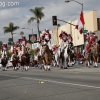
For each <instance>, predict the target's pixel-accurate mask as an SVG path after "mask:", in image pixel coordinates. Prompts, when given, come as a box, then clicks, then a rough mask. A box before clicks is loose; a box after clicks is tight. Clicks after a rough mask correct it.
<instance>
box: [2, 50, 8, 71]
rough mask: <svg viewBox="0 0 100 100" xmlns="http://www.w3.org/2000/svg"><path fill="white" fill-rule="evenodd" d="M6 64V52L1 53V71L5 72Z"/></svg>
mask: <svg viewBox="0 0 100 100" xmlns="http://www.w3.org/2000/svg"><path fill="white" fill-rule="evenodd" d="M7 63H8V58H7V51H5V50H4V51H3V52H2V57H1V64H2V70H3V71H6V70H7V69H6V65H7Z"/></svg>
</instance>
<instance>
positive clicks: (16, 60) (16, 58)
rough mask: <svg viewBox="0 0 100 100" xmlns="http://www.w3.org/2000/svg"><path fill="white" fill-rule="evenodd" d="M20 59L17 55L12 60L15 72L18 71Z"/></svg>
mask: <svg viewBox="0 0 100 100" xmlns="http://www.w3.org/2000/svg"><path fill="white" fill-rule="evenodd" d="M18 60H19V59H18V57H17V55H16V54H14V55H13V58H12V65H13V67H14V70H18V68H17V67H18Z"/></svg>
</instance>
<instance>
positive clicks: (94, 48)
mask: <svg viewBox="0 0 100 100" xmlns="http://www.w3.org/2000/svg"><path fill="white" fill-rule="evenodd" d="M98 50H99V48H98V44H97V43H96V44H94V45H92V46H91V53H92V55H91V56H92V59H93V62H94V67H97V62H98V57H99V54H98Z"/></svg>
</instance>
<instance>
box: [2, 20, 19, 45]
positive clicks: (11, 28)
mask: <svg viewBox="0 0 100 100" xmlns="http://www.w3.org/2000/svg"><path fill="white" fill-rule="evenodd" d="M17 29H19V27H18V26H14V23H12V22H10V23H9V25H8V27H3V30H4V34H5V33H11V35H12V42H13V46H14V40H13V35H14V33H13V32H14V31H15V30H17Z"/></svg>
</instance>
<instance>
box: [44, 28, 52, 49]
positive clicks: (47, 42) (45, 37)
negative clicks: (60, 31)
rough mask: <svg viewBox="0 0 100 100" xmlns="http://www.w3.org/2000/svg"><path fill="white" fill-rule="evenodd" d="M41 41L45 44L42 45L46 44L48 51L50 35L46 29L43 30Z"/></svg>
mask: <svg viewBox="0 0 100 100" xmlns="http://www.w3.org/2000/svg"><path fill="white" fill-rule="evenodd" d="M42 39H43V40H44V42H45V43H44V44H48V45H49V49H51V34H50V31H49V30H48V29H45V31H44V33H43V35H42Z"/></svg>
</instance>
